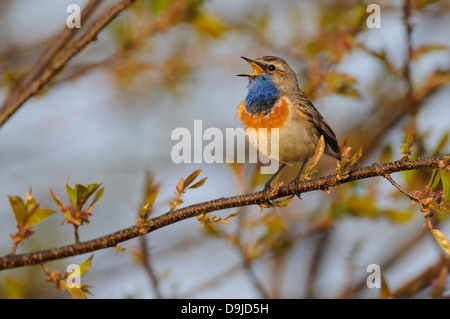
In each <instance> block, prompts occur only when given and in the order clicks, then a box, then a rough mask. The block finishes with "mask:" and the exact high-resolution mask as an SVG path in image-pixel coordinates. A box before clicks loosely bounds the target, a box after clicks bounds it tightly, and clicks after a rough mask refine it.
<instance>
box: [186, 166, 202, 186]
mask: <svg viewBox="0 0 450 319" xmlns="http://www.w3.org/2000/svg"><path fill="white" fill-rule="evenodd" d="M201 171H202V170H201V169H198V170H196V171H195V172H193V173H192V174H191V175H189V176H188V177H187V178H186V179H185V180H184V185H183V186H184V187H183V188H184V189H186V188H187V187H188V186H189V185H191V183H192V182H193V181H194V180H195V179H196V178H197V176H198V175H199V174H200V173H201Z"/></svg>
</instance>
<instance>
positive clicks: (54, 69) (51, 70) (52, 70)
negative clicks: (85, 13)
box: [0, 0, 135, 127]
mask: <svg viewBox="0 0 450 319" xmlns="http://www.w3.org/2000/svg"><path fill="white" fill-rule="evenodd" d="M134 1H135V0H123V1H121V2H119V3H118V4H117V5H115V6H114V7H113V8H111V9H110V10H109V11H108V12H106V13H105V14H104V15H103V16H101V17H100V18H99V19H98V20H97V21H96V22H95V23H94V24H93V25H92V26H91V27H90V29H89V30H87V31H86V33H85V34H84V35H83V37H82V38H81V39H80V40H79V41H77V42H75V43H74V45H73V46H71V47H70V48H69V49H68V50H67V51H66V52H65V53H64V54H62V55H61V56H60V57H59V59H57V60H56V61H54V62H53V63H52V64H51V65H49V66H48V67H47V68H45V69H44V70H42V72H41V73H40V74H41V75H40V76H38V77H37V78H36V79H35V80H34V81H33V82H31V83H30V84H29V85H28V87H26V88H25V89H24V90H23V91H22V92H21V94H20V95H19V96H18V97H17V98H16V99H15V100H14V101H13V102H12V103H8V104H6V105H3V106H2V108H0V127H1V126H2V125H3V124H4V123H5V122H6V121H7V120H8V119H9V118H10V117H11V116H12V115H13V114H14V113H15V112H16V111H17V110H18V109H19V108H20V107H21V106H22V105H23V104H24V103H25V102H26V101H27V100H28V99H30V98H31V97H32V96H34V95H36V94H37V93H39V92H40V91H41V90H42V89H43V88H44V87H45V85H46V84H47V83H49V82H50V80H51V79H52V78H53V77H54V76H55V75H57V74H58V73H59V72H60V71H61V70H62V69H63V68H64V67H65V65H66V64H67V63H68V62H69V61H70V60H71V59H72V58H73V57H74V56H75V55H77V54H78V53H79V52H80V51H81V50H83V49H84V48H85V47H86V46H87V45H88V44H89V43H91V42H92V41H94V40H96V39H97V35H98V33H99V32H100V31H101V30H102V29H103V28H105V27H106V26H107V25H108V24H109V23H110V22H111V21H112V20H114V18H115V17H117V15H119V13H121V12H122V11H123V10H125V9H126V8H128V7H129V6H130V5H131V4H132V3H133V2H134Z"/></svg>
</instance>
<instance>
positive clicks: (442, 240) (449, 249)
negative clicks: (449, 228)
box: [431, 229, 450, 255]
mask: <svg viewBox="0 0 450 319" xmlns="http://www.w3.org/2000/svg"><path fill="white" fill-rule="evenodd" d="M431 233H432V234H433V237H434V239H435V240H436V241H437V243H438V244H439V246H441V248H442V249H443V250H444V251H445V252H446V253H447V255H450V241H449V240H448V238H447V236H446V235H445V234H444V233H443V232H441V231H440V230H438V229H431Z"/></svg>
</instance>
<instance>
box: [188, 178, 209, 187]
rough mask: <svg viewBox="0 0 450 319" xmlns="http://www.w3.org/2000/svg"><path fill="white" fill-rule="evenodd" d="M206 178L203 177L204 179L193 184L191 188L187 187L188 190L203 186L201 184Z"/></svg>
mask: <svg viewBox="0 0 450 319" xmlns="http://www.w3.org/2000/svg"><path fill="white" fill-rule="evenodd" d="M207 178H208V177H205V178H203V179H201V180H199V181H198V182H197V183H195V184H194V185H192V186H191V187H188V188H190V189H194V188H199V187H200V186H203V184H205V182H206V179H207Z"/></svg>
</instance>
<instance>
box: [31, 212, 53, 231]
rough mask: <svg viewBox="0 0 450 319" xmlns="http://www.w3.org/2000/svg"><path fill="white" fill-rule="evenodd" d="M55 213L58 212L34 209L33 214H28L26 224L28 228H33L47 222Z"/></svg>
mask: <svg viewBox="0 0 450 319" xmlns="http://www.w3.org/2000/svg"><path fill="white" fill-rule="evenodd" d="M54 213H56V210H53V209H49V208H40V209H34V210H33V211H32V212H30V213H28V215H27V218H26V223H25V224H26V226H27V227H28V228H31V227H33V226H34V225H36V224H39V223H40V222H42V221H44V220H46V219H47V218H48V217H50V216H51V215H53V214H54Z"/></svg>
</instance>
